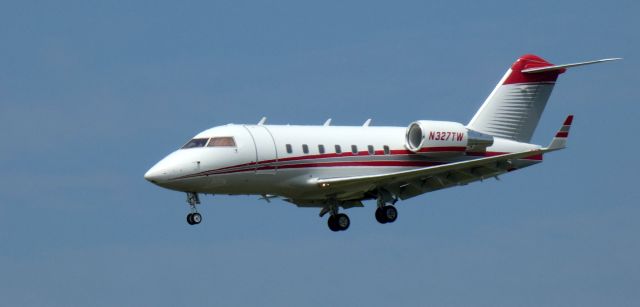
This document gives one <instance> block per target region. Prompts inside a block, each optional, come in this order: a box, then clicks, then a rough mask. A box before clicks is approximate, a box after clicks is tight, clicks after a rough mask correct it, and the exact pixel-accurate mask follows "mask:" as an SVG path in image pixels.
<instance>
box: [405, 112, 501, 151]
mask: <svg viewBox="0 0 640 307" xmlns="http://www.w3.org/2000/svg"><path fill="white" fill-rule="evenodd" d="M491 145H493V136H490V135H487V134H484V133H480V132H477V131H473V130H470V129H467V127H465V126H464V125H463V124H460V123H456V122H445V121H431V120H419V121H416V122H413V123H411V124H410V125H409V127H407V132H406V137H405V146H406V147H407V149H409V150H411V151H412V152H414V153H418V154H421V155H427V156H434V157H450V156H461V155H464V154H466V153H467V152H471V151H473V152H478V151H485V150H486V148H487V147H489V146H491Z"/></svg>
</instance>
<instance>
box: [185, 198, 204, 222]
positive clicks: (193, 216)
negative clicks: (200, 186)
mask: <svg viewBox="0 0 640 307" xmlns="http://www.w3.org/2000/svg"><path fill="white" fill-rule="evenodd" d="M187 203H188V204H189V206H190V207H191V213H189V214H187V223H188V224H189V225H197V224H200V222H202V215H200V213H198V209H196V205H198V204H200V197H198V193H192V192H187Z"/></svg>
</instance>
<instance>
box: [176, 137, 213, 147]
mask: <svg viewBox="0 0 640 307" xmlns="http://www.w3.org/2000/svg"><path fill="white" fill-rule="evenodd" d="M208 140H209V139H208V138H204V139H201V138H198V139H192V140H191V141H189V142H187V144H184V146H182V149H187V148H197V147H204V144H207V141H208Z"/></svg>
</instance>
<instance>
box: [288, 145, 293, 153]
mask: <svg viewBox="0 0 640 307" xmlns="http://www.w3.org/2000/svg"><path fill="white" fill-rule="evenodd" d="M286 147H287V153H292V152H293V148H291V144H287V145H286Z"/></svg>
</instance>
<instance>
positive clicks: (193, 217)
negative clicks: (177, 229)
mask: <svg viewBox="0 0 640 307" xmlns="http://www.w3.org/2000/svg"><path fill="white" fill-rule="evenodd" d="M191 221H193V224H194V225H198V224H200V223H201V222H202V215H200V213H198V212H195V213H191Z"/></svg>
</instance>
